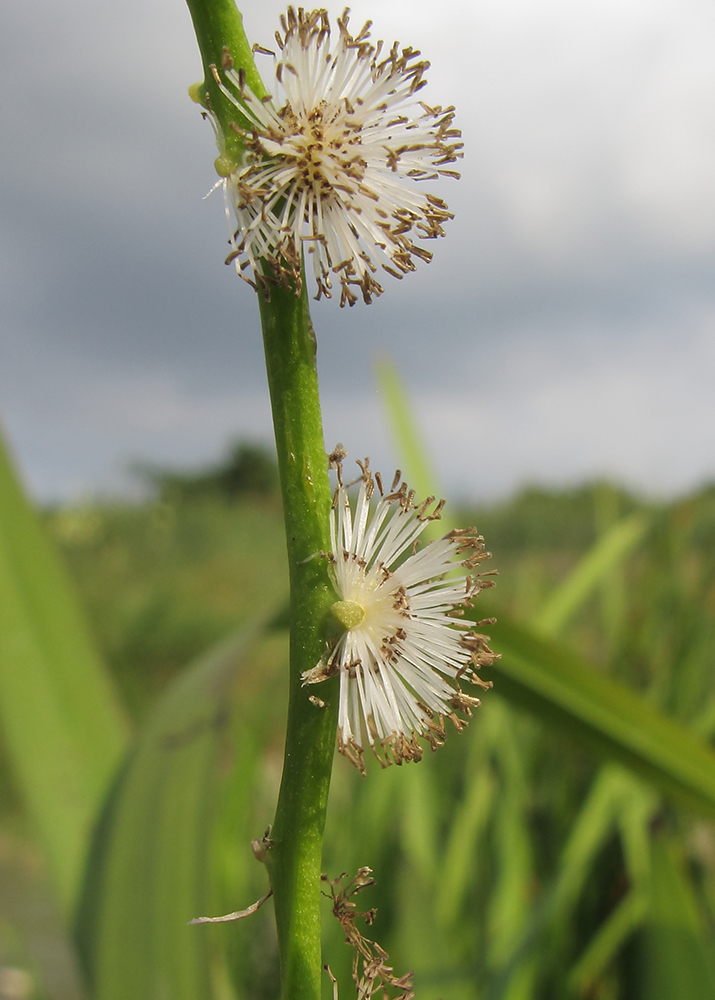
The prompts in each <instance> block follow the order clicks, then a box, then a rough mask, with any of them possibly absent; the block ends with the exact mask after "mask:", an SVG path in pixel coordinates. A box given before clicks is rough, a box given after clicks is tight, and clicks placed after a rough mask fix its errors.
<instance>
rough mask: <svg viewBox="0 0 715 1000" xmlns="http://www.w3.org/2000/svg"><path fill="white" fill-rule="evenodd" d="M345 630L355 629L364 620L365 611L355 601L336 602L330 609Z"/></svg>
mask: <svg viewBox="0 0 715 1000" xmlns="http://www.w3.org/2000/svg"><path fill="white" fill-rule="evenodd" d="M330 610H331V611H332V612H333V614H334V615H335V617H336V618H337V619H338V621H339V622H340V624H341V625H344V626H345V628H347V629H351V628H357V627H358V625H362V623H363V621H364V620H365V609H364V608H362V607H360V605H359V604H356V603H355V601H336V602H335V604H333V606H332V608H331V609H330Z"/></svg>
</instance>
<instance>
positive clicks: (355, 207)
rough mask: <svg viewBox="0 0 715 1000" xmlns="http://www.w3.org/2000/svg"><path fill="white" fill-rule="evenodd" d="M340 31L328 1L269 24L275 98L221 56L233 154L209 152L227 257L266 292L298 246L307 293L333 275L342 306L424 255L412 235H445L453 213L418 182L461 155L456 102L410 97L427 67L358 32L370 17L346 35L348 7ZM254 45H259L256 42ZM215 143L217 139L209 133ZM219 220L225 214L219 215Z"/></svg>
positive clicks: (412, 54)
mask: <svg viewBox="0 0 715 1000" xmlns="http://www.w3.org/2000/svg"><path fill="white" fill-rule="evenodd" d="M337 24H338V32H337V37H336V38H334V37H333V35H332V32H331V27H330V23H329V21H328V15H327V12H326V11H325V10H314V11H310V12H308V11H304V10H303V9H302V8H299V9H298V11H297V13H296V11H295V10H294V9H293V8H292V7H289V8H288V11H287V14H286V15H285V16H284V17H282V18H281V25H282V31H280V32H276V40H277V43H278V47H279V52H278V53H277V54H274V58H275V77H276V86H275V95H274V97H268V98H266V99H264V100H259V99H258V98H257V97H256V95H255V94H254V93H253V92H252V91H251V90H250V88H249V87H248V86H247V85H246V81H245V73H244V71H243V70H242V69H240V68H237V67H235V66H234V64H233V61H232V59H231V56H230V53H228V51H226V50H225V51H224V60H223V65H222V67H221V68H220V71H219V69H218V68H217V67H215V66H214V67H212V72H213V75H214V78H215V80H216V83H217V84H218V86H219V87H220V89H221V91H222V92H223V94H224V95H225V96H226V97H227V98H228V99H229V100H230V101H231V102H232V103H233V104H234V105H235V107H236V109H237V110H238V111H239V112H240V118H239V121H238V122H237V123H235V124H233V123H232V124H231V128H232V129H233V130H234V131H235V132H236V133H238V135H239V136H240V137H241V139H242V142H243V145H244V148H245V154H244V157H243V162H242V163H240V164H234V165H233V167H231V166H230V165H227V164H226V163H224V159H225V158H220V160H221V163H222V167H221V173H222V174H224V173H226V174H227V176H226V177H225V179H224V191H225V195H226V199H227V213H228V206H230V209H231V210H232V213H233V216H234V219H235V226H236V228H235V231H234V229H233V227H232V231H231V243H232V246H233V252H232V253H231V254H230V255H229V258H228V260H227V263H228V262H230V261H232V260H233V261H235V264H236V268H237V270H238V273H239V274H241V275H242V276H243V277H246V275H245V273H244V272H245V271H247V270H249V269H250V271H251V272H252V278H249V279H248V280H249V281H251V283H258V284H259V285H260V286H261V287H262V288H263V289H264V292H266V293H267V292H268V290H269V289H268V285H269V284H270V282H279V283H282V284H288V283H290V284H291V285H292V286H293V287H294V288H295V289H296V291H297V292H299V291H300V286H301V261H302V256H303V251H305V252H306V253H307V254H308V258H312V271H313V273H314V275H315V280H316V283H317V288H318V292H317V296H316V298H320V297H321V296H323V295H325V296H326V297H330V296H331V290H332V287H333V283H334V282H335V281H338V282H339V284H340V304H341V305H345V304H348V305H353V304H354V303H355V302H356V301H357V298H358V294H361V295H362V298H363V300H364V301H365V302H370V301H371V300H372V297H373V296H375V295H379V294H380V293H381V292H382V291H383V289H382V287H381V285H380V284H379V282H378V280H377V278H376V274H377V273H378V271H379V269H383V270H384V271H386V272H388V273H389V274H392V275H394V276H395V277H397V278H401V277H402V276H403V275H404V274H406V273H407V272H409V271H414V270H415V259H420V260H424V261H429V260H430V259H431V256H432V255H431V253H429V251H427V250H426V249H425V248H424V247H423V246H421V245H418V244H416V243H415V242H414V240H415V239H416V238H419V239H433V238H435V237H437V236H443V235H444V230H443V228H442V226H443V223H444V222H445V221H446V220H447V219H451V218H452V216H451V214H450V212H449V211H448V209H447V206H446V205H445V203H444V202H443V201H442V200H441V199H440V198H437V197H436V196H434V195H433V194H427V193H423V192H422V191H420V190H418V186H417V184H416V183H415V182H419V181H429V180H433V179H435V178H437V177H438V176H440V175H442V176H449V177H458V176H459V174H457V173H456V172H455V171H454V170H452V169H449V168H448V165H449V164H452V163H454V162H455V161H456V160H457V159H458V158H459V157H461V156H462V143H461V142H459V141H458V140H459V138H460V136H461V133H460V132H459V131H458V130H457V129H456V128H454V125H453V123H454V108H452V107H449V108H441V107H430V106H429V105H427V104H425V103H424V102H423V101H421V100H420V99H419V96H418V95H419V93H420V92H421V90H422V88H423V87H424V86H425V80H424V73H425V70H426V69H427V68H428V66H429V64H428V63H426V62H424V61H420V59H419V56H420V53H419V52H417V51H414V50H413V49H409V48H403V49H401V48H400V47H399V46H398V44H397V43H395V44H394V45H393V46H392V48H391V49H389V50H387V49H386V48H385V47H384V46H383V43H382V42H377V44H375V45H373V44H372V43H371V42H370V41H369V28H370V24H371V22H368V23H367V24H366V25H365V27H364V28H363V29H362V31H361V32H360V33H359V34H358V35H356V36H355V37H353V36H352V35H351V34H350V32H349V30H348V12H347V10H346V11H345V13H344V14H343V16H342V17H341V18H339V19H338V22H337ZM255 48H256V49H258V51H261V52H265V51H267V50H264V49H261V48H260V47H255ZM218 138H219V145H220V146H221V145H222V136H221V133H220V130H218ZM229 218H230V217H229Z"/></svg>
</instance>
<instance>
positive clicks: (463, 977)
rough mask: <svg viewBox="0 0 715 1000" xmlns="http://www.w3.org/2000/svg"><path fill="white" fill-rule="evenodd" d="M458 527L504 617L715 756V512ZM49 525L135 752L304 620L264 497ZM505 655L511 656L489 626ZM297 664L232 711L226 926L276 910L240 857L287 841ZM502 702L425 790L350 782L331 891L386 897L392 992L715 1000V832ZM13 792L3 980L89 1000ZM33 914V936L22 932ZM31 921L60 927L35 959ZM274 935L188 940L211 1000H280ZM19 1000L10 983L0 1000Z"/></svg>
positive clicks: (343, 791) (50, 516)
mask: <svg viewBox="0 0 715 1000" xmlns="http://www.w3.org/2000/svg"><path fill="white" fill-rule="evenodd" d="M192 484H193V485H192ZM234 486H235V484H234ZM634 514H640V515H642V518H643V521H642V524H643V529H642V530H641V531H640V534H639V535H638V538H637V540H636V542H635V543H634V544H633V545H631V547H630V548H629V549H628V550H627V551H625V550H624V554H623V556H622V557H620V558H618V559H615V558H614V559H612V560H611V564H610V565H609V566H608V567H607V571H604V570H603V569H602V570H600V571H598V572H596V571H594V572H593V573H592V574H591V576H590V577H588V573H586V576H585V577H583V573H582V577H583V579H582V583H581V585H580V589H579V588H578V587H576V589H575V590H574V589H573V587H572V591H571V594H572V595H573V594H574V593H576V597H573V596H571V597H569V598H568V599H567V600H566V603H565V604H564V602H563V600H562V602H561V605H559V604H558V600H559V596H558V595H559V593H560V590H559V588H562V591H563V587H564V582H565V581H569V580H571V581H572V582H573V580H574V577H573V575H572V574H574V572H575V573H577V574H578V572H579V567H583V564H584V563H583V561H584V559H585V558H586V559H587V557H588V554H589V553H590V552H593V549H594V546H597V544H598V542H599V539H602V538H603V537H604V536H605V535H606V533H607V532H608V531H609V530H610V529H612V528H613V526H614V525H616V524H618V523H621V522H622V520H623V519H624V518H626V517H628V516H629V515H634ZM455 516H456V520H457V521H459V522H460V523H469V524H475V525H476V526H477V527H478V528H479V530H480V531H481V532H482V533H483V534H484V535H485V537H486V540H487V543H488V546H489V548H490V549H491V551H492V552H493V553H494V559H493V563H494V567H495V568H498V570H499V574H500V576H499V581H498V586H497V588H496V589H495V590H494V591H491V592H489V593H488V594H487V595H485V596H483V597H482V598H481V600H483V601H484V604H485V609H486V610H487V612H488V613H489V614H490V615H491V614H492V613H493V614H495V615H496V616H497V618H499V616H500V615H502V616H504V617H506V618H509V619H514V620H517V621H520V622H525V623H530V625H531V626H533V627H534V628H535V629H536V630H537V631H538V630H540V627H541V624H542V623H545V624H546V625H548V628H547V629H546V631H548V632H549V634H550V635H552V636H553V635H555V634H556V633H558V636H559V638H560V640H561V641H562V642H563V644H564V645H565V646H567V647H568V648H569V649H571V650H572V651H574V652H576V653H578V654H579V655H581V656H583V657H584V658H585V659H587V660H588V661H589V662H590V663H591V664H593V665H595V666H596V667H597V668H598V669H599V670H601V671H603V673H604V674H606V675H612V676H614V677H618V678H620V679H621V680H622V681H624V682H626V683H627V684H628V685H629V686H630V687H632V688H634V689H636V690H638V691H640V692H643V693H644V694H645V695H646V698H647V700H648V701H649V702H651V703H652V704H655V705H657V706H659V707H660V708H661V709H663V710H664V711H665V712H666V713H667V714H669V715H671V716H673V717H675V718H677V719H679V720H681V721H682V722H683V723H684V724H685V725H686V726H687V727H688V728H690V729H692V730H693V731H695V732H697V733H698V734H700V735H701V736H703V737H705V738H707V739H708V740H711V739H712V738H713V736H714V735H715V488H708V489H703V490H701V491H699V492H698V493H697V494H694V495H692V496H690V497H686V498H683V499H681V500H679V501H677V502H674V503H670V504H663V505H655V504H645V503H642V502H641V501H639V500H638V499H636V498H634V497H632V496H630V495H628V494H627V493H625V492H623V491H622V490H619V489H617V488H615V487H613V486H611V485H609V484H608V483H595V484H589V485H585V486H582V487H579V488H576V489H570V490H564V491H559V492H557V491H545V490H540V489H536V488H531V489H527V490H524V491H523V492H522V493H520V494H519V495H518V496H516V497H514V498H513V499H511V500H509V501H508V502H504V503H500V504H496V505H491V506H484V507H481V508H480V507H477V508H475V509H464V510H460V511H459V513H458V515H455ZM44 523H45V525H46V528H47V530H48V531H49V533H50V535H51V537H52V538H53V539H54V541H55V542H56V544H57V545H58V546H59V548H60V550H61V552H62V555H63V557H64V560H65V562H66V564H67V566H68V567H69V570H70V573H71V577H72V579H73V580H74V583H75V585H76V587H77V589H78V591H79V594H80V597H81V603H82V605H83V607H84V609H85V611H86V613H87V616H88V620H89V623H90V629H91V632H92V634H93V636H94V639H95V640H96V643H97V645H98V647H99V649H100V651H101V653H102V654H103V656H104V658H105V660H106V663H107V664H108V665H109V667H110V669H111V672H112V674H113V676H114V677H115V678H116V681H117V684H118V687H119V690H120V693H121V695H122V697H123V699H124V701H125V702H126V705H127V706H128V708H129V713H130V716H131V719H132V722H133V725H134V726H135V727H136V728H137V729H138V728H139V727H141V726H142V725H143V723H144V722H145V720H146V719H147V718H149V717H150V715H151V712H152V710H153V706H154V705H155V704H156V702H157V698H159V696H160V695H161V693H162V692H163V691H165V690H166V689H167V687H168V686H169V685H170V682H171V681H172V679H173V678H174V677H176V676H177V675H179V674H180V673H181V671H182V669H183V668H184V667H185V666H186V665H187V664H188V663H190V662H191V661H192V660H194V659H195V658H196V657H199V656H200V655H201V654H202V653H203V652H204V651H205V650H207V649H209V648H211V647H212V646H214V645H215V644H216V643H219V642H221V641H222V640H224V639H225V638H226V637H227V636H230V635H231V634H233V633H235V632H236V630H237V629H239V628H240V627H241V626H245V625H247V624H248V623H250V622H253V621H255V620H257V619H258V620H263V621H269V620H270V619H271V617H272V616H275V614H276V612H277V611H278V610H279V609H280V608H281V607H282V606H283V605H284V603H285V601H286V599H287V573H286V565H285V555H284V541H283V528H282V519H281V511H280V503H279V499H278V497H277V496H276V494H275V491H274V490H273V488H272V487H271V483H270V478H269V480H268V481H266V482H263V483H262V484H261V485H260V486H259V487H252V488H251V489H240V490H237V489H235V488H234V487H232V486H231V483H230V482H228V483H227V482H220V483H218V485H217V483H216V481H215V479H213V480H212V479H211V478H210V477H209V480H208V481H203V482H199V484H198V486H197V485H196V481H194V480H192V479H191V477H189V478H188V479H186V480H182V479H181V477H179V478H178V480H176V479H175V480H174V481H169V480H167V479H166V478H165V479H164V480H161V481H160V482H158V485H157V495H156V496H155V497H153V498H152V499H149V500H147V501H145V502H142V503H137V504H131V505H130V504H103V505H91V504H90V505H82V506H75V507H68V508H63V509H57V510H51V511H47V512H45V515H44ZM634 537H635V536H634ZM584 580H585V582H584ZM555 595H556V596H555ZM562 596H563V594H562ZM487 598H488V604H487ZM554 602H556V603H554ZM559 608H561V610H559ZM490 632H491V635H492V640H493V643H492V645H493V647H494V648H495V649H496V650H499V648H500V640H499V625H498V623H497V624H496V625H494V626H492V627H490ZM285 648H286V636H285V634H284V633H283V632H282V631H281V630H280V629H276V628H273V629H272V630H271V631H269V632H268V633H267V634H266V635H265V636H263V637H259V638H257V639H256V641H255V642H254V643H253V644H252V645H251V646H250V649H249V651H248V653H247V654H246V655H245V656H244V658H243V661H242V665H241V667H240V670H239V672H238V674H237V677H236V679H235V680H233V681H231V692H232V694H231V698H230V699H229V700H231V703H232V704H233V705H234V706H236V707H235V709H234V710H232V712H231V714H230V717H229V718H228V721H227V722H225V724H224V723H221V726H222V727H223V728H222V729H221V732H220V753H219V758H218V759H219V767H218V772H219V773H218V777H217V783H216V786H215V789H214V791H213V792H212V796H213V798H212V804H211V809H212V810H213V813H212V816H213V818H212V822H211V834H210V836H211V843H212V851H211V861H210V865H209V867H208V868H207V869H206V871H205V879H206V894H207V906H211V907H212V908H213V912H226V911H231V910H234V909H237V908H240V907H243V906H246V905H248V904H249V903H250V902H252V901H253V900H255V899H257V898H258V897H259V896H261V895H263V893H264V892H265V888H266V879H265V873H264V871H263V869H262V868H261V866H260V865H258V864H256V862H255V860H254V859H253V857H252V856H251V853H250V849H249V842H250V840H251V838H253V837H256V836H260V835H261V834H262V832H263V830H264V829H265V827H266V824H267V823H268V822H270V819H271V816H272V812H273V805H274V801H275V796H276V793H277V786H278V782H279V779H280V768H281V752H282V726H283V723H284V715H285V693H284V683H283V677H284V670H285ZM494 678H495V688H494V690H493V691H492V692H489V693H487V694H486V696H485V697H484V699H483V702H484V703H483V706H482V708H481V709H479V710H478V712H477V714H476V717H475V718H474V719H473V720H472V722H471V724H470V726H469V727H468V729H467V730H466V731H465V732H464V733H462V734H457V733H456V732H454V731H452V732H450V733H449V734H448V739H447V743H446V745H445V746H444V747H443V748H442V749H441V750H440V751H439V752H438V753H437V754H435V755H432V754H429V755H428V756H426V757H425V759H424V760H423V762H422V763H421V764H420V765H419V766H413V765H406V766H405V767H403V768H400V769H398V768H397V767H391V768H389V769H387V770H385V771H381V770H380V767H379V765H378V763H377V761H370V762H369V764H373V766H372V767H369V772H370V773H369V775H368V778H367V779H361V778H360V777H359V775H358V774H357V773H356V772H354V770H353V769H352V768H351V766H350V765H349V764H348V762H347V761H346V760H344V759H342V758H338V759H337V760H336V767H335V776H334V786H333V790H332V792H331V806H330V810H329V818H328V830H327V839H326V856H325V867H326V871H327V872H328V873H329V875H330V877H333V878H334V877H337V876H339V875H340V873H341V872H350V873H353V874H354V872H355V871H356V870H357V868H358V867H360V866H362V865H368V866H369V867H371V868H372V869H373V870H374V873H375V877H376V878H377V886H375V887H374V888H371V889H367V890H366V891H365V893H364V900H362V899H359V902H360V903H361V904H362V903H364V908H365V909H368V908H369V907H372V906H377V907H378V916H377V920H376V923H375V925H374V927H373V928H372V930H371V931H369V932H367V933H369V935H370V936H374V937H375V938H376V939H377V940H378V941H379V942H380V943H381V944H382V945H383V946H384V947H386V948H387V950H388V952H389V954H390V957H391V963H392V964H393V965H394V967H395V969H396V971H397V972H398V974H401V973H403V972H407V971H408V970H409V969H414V971H415V988H416V992H417V995H418V997H419V998H421V1000H437V998H439V997H442V998H445V1000H447V998H449V1000H461V998H464V1000H468V998H473V1000H497V998H503V1000H506V998H509V1000H529V998H533V1000H541V998H544V1000H546V998H549V1000H560V998H564V1000H566V998H577V997H578V998H583V1000H585V998H590V1000H632V998H634V1000H640V998H643V1000H646V998H647V1000H661V998H662V1000H679V998H680V997H682V998H684V1000H685V998H687V1000H699V998H701V997H702V998H707V997H715V824H714V823H713V822H712V821H711V820H709V819H704V818H702V817H697V816H693V815H689V814H688V813H685V812H683V811H680V810H678V809H675V808H673V807H672V806H670V805H667V804H665V803H664V802H663V800H662V799H661V798H660V796H659V794H658V793H657V792H655V791H654V790H653V789H652V788H650V787H649V786H648V785H647V784H645V783H644V782H643V781H642V780H641V779H639V778H637V777H634V776H633V775H632V774H630V773H629V772H628V771H627V770H625V769H623V768H622V767H621V766H620V765H616V764H612V763H606V764H604V763H603V762H602V761H601V760H600V759H598V758H597V757H596V756H594V754H593V753H592V752H591V750H590V749H589V748H588V747H586V746H584V745H582V744H581V743H580V742H578V741H577V740H576V739H574V738H573V737H568V736H567V735H565V734H564V733H563V732H562V731H561V730H559V729H556V728H554V727H553V726H551V725H549V724H548V723H546V722H545V721H543V720H542V719H540V718H538V717H537V716H536V715H534V714H532V713H531V712H529V711H528V710H524V709H519V710H517V709H515V708H513V707H512V706H511V705H510V704H508V703H507V701H505V700H504V698H503V697H502V696H501V695H500V691H499V677H498V672H495V674H494ZM187 738H188V737H187ZM3 756H5V755H3ZM1 779H2V791H3V797H2V807H1V809H0V871H4V872H6V873H7V872H9V871H16V872H17V871H19V872H20V873H21V875H20V876H17V878H19V882H18V884H17V885H16V886H14V887H13V886H12V885H10V887H9V888H8V883H7V882H6V888H5V889H2V890H0V911H1V913H0V965H3V966H20V967H25V968H27V967H29V968H30V969H31V971H32V973H33V975H34V976H35V978H36V981H38V980H39V979H40V978H44V982H45V985H44V986H43V987H41V988H40V987H38V988H37V992H36V993H25V994H22V993H17V994H16V995H17V996H18V997H22V996H37V997H40V996H43V997H44V996H46V997H48V998H49V1000H53V998H69V997H75V996H78V995H79V994H78V992H77V991H78V989H79V987H78V986H77V980H76V975H75V973H73V972H72V970H71V969H70V970H69V971H65V972H63V971H62V969H64V966H63V964H62V963H63V962H66V963H69V965H71V958H68V957H67V953H66V952H67V948H66V946H65V945H63V944H62V942H61V940H60V937H61V935H59V932H57V935H58V936H56V937H53V933H55V932H53V930H52V928H53V927H55V928H56V927H57V926H58V921H57V918H56V917H53V916H52V912H51V911H52V907H51V904H49V903H48V902H47V893H46V890H43V885H44V882H43V876H42V861H41V858H40V856H39V853H38V851H37V849H36V848H35V847H34V846H33V842H32V836H31V834H30V833H29V831H28V825H27V823H26V822H25V820H24V818H23V809H22V806H21V797H20V795H19V793H18V791H17V788H16V786H15V781H14V778H13V776H12V775H11V773H10V771H9V770H8V769H7V767H6V766H5V769H4V770H3V773H2V776H1ZM23 873H24V874H23ZM13 877H15V876H13ZM30 890H32V891H33V892H36V893H37V895H38V899H39V900H40V902H39V903H38V904H37V907H38V912H39V913H40V917H39V918H38V917H37V914H35V917H34V918H33V916H32V914H30V915H29V916H28V914H27V913H24V914H23V913H22V912H20V911H21V910H22V907H23V904H24V903H26V902H27V899H28V898H29V893H30ZM43 892H44V895H43ZM43 900H44V902H43ZM89 905H90V910H91V906H92V905H97V904H96V901H95V903H94V904H92V902H91V900H90V904H89ZM43 913H44V914H45V915H44V916H42V914H43ZM328 913H329V906H328V903H327V900H326V914H328ZM196 915H198V914H195V913H193V914H189V915H188V916H196ZM185 916H186V915H185V914H181V915H180V919H181V921H182V924H183V922H184V919H183V918H184V917H185ZM187 919H188V917H187ZM38 920H39V922H40V923H41V922H42V920H45V923H46V925H47V926H48V927H49V928H50V929H49V930H47V931H46V933H45V938H44V939H42V933H41V932H40V931H38V929H37V925H38ZM271 920H272V915H271V913H270V904H269V905H267V906H266V907H264V909H263V910H261V911H260V912H259V913H258V914H257V915H256V916H254V917H252V918H251V919H250V921H243V922H242V923H240V924H229V925H223V926H212V927H198V928H190V929H187V931H186V933H187V935H204V936H205V938H206V942H207V949H208V954H209V959H208V962H209V967H210V976H211V981H212V990H213V994H212V995H213V996H214V997H216V998H217V1000H229V998H230V997H239V998H243V997H246V998H249V997H250V998H252V1000H262V998H266V1000H268V998H269V997H274V996H276V995H277V990H278V986H277V970H276V967H275V960H276V955H275V944H274V938H273V931H272V926H271ZM182 933H183V932H182ZM33 934H34V938H33V937H32V935H33ZM38 934H39V936H40V939H39V943H38ZM28 935H29V937H28ZM43 940H44V944H43ZM186 940H187V941H189V940H190V937H187V939H186ZM194 940H195V938H194ZM28 941H29V944H28ZM48 942H49V944H48ZM48 948H49V949H50V950H52V949H54V952H53V954H54V955H55V958H54V959H50V958H48V955H47V950H48ZM63 948H64V950H63ZM63 956H64V957H63ZM326 960H327V961H328V962H329V963H330V966H331V968H332V970H333V972H334V973H335V975H336V976H337V978H338V980H339V983H340V996H341V997H342V998H343V1000H345V997H348V996H350V995H352V991H353V990H354V987H352V985H351V981H350V963H351V954H350V951H349V949H348V947H347V946H346V945H345V944H344V943H343V942H342V940H341V934H340V928H339V927H338V925H337V923H335V922H334V921H333V923H332V924H331V922H330V918H329V917H326ZM53 961H54V962H55V968H56V969H57V970H58V971H57V972H56V975H55V977H54V981H52V977H50V981H48V978H47V966H48V964H49V965H50V966H51V965H52V962H53ZM107 961H109V959H107ZM110 964H111V963H110ZM97 974H98V975H99V973H97ZM73 976H74V977H75V978H73ZM100 994H101V995H102V996H105V995H106V996H110V995H113V996H116V997H121V996H124V995H125V993H123V992H122V990H121V989H118V990H116V991H115V993H114V994H112V993H111V991H107V990H105V992H104V993H101V991H100ZM126 995H127V996H128V995H129V993H128V992H126ZM135 995H136V994H135ZM156 995H157V996H159V993H157V994H156ZM162 995H163V994H162ZM11 996H13V994H11V993H10V992H7V991H6V992H4V993H3V986H2V981H1V979H0V998H6V997H7V998H8V1000H10V998H11ZM166 996H167V997H168V996H169V994H168V993H167V994H166ZM325 996H326V997H329V996H332V986H331V984H330V981H329V980H328V978H327V976H326V981H325ZM137 1000H140V998H139V996H137ZM141 1000H143V997H142V998H141ZM147 1000H153V998H147ZM197 1000H198V998H197Z"/></svg>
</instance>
